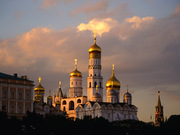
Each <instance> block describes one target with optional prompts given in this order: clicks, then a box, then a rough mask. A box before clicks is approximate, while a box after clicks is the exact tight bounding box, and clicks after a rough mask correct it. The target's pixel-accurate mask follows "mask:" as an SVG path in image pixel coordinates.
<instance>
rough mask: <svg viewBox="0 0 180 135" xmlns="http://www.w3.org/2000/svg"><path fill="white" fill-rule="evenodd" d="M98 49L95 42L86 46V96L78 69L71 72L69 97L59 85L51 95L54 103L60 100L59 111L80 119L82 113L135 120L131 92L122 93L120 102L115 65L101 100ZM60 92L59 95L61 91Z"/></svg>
mask: <svg viewBox="0 0 180 135" xmlns="http://www.w3.org/2000/svg"><path fill="white" fill-rule="evenodd" d="M101 51H102V50H101V48H100V47H99V46H98V45H97V44H96V37H94V44H93V45H92V46H91V47H90V48H89V66H88V70H89V75H88V77H87V96H84V95H83V88H82V73H81V72H80V71H78V69H77V60H75V70H74V71H73V72H71V73H70V88H69V96H68V97H67V96H66V95H63V94H62V90H61V86H59V91H58V93H59V94H58V93H54V95H53V103H52V104H54V105H55V102H56V100H57V99H58V101H60V109H61V111H66V112H67V114H68V116H69V117H72V118H79V119H83V118H84V116H87V115H88V116H91V117H92V118H94V117H104V118H105V119H108V120H109V121H111V122H112V121H117V120H128V119H131V120H138V117H137V110H138V109H137V107H136V106H135V105H133V104H132V95H131V94H130V93H129V92H128V90H127V92H126V93H125V94H124V97H123V102H120V98H119V97H120V87H121V84H120V82H119V80H118V79H117V78H116V77H115V73H114V65H113V69H112V75H111V77H110V79H109V80H108V81H107V82H106V95H107V99H106V102H104V101H103V90H104V89H103V76H102V74H101V69H102V67H101ZM60 93H61V94H60Z"/></svg>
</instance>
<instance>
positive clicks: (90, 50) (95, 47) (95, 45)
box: [89, 33, 101, 53]
mask: <svg viewBox="0 0 180 135" xmlns="http://www.w3.org/2000/svg"><path fill="white" fill-rule="evenodd" d="M91 52H100V53H101V47H99V46H98V45H97V44H96V35H95V33H94V44H93V45H92V46H91V47H90V48H89V53H91Z"/></svg>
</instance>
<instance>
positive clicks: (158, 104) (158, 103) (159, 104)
mask: <svg viewBox="0 0 180 135" xmlns="http://www.w3.org/2000/svg"><path fill="white" fill-rule="evenodd" d="M157 106H161V99H160V91H158V102H157Z"/></svg>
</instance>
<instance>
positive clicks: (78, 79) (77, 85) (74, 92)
mask: <svg viewBox="0 0 180 135" xmlns="http://www.w3.org/2000/svg"><path fill="white" fill-rule="evenodd" d="M74 61H75V70H74V71H73V72H71V73H70V88H69V97H81V96H82V73H81V72H80V71H78V70H77V59H75V60H74Z"/></svg>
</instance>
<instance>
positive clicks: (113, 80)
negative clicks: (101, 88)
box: [106, 65, 121, 90]
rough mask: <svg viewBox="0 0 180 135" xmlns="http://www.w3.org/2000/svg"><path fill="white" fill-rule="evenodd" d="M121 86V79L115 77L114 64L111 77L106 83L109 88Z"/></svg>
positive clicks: (117, 88)
mask: <svg viewBox="0 0 180 135" xmlns="http://www.w3.org/2000/svg"><path fill="white" fill-rule="evenodd" d="M120 87H121V84H120V82H119V80H118V79H117V78H116V77H115V74H114V65H113V70H112V75H111V78H110V79H109V80H108V81H107V83H106V88H107V90H109V89H115V90H120Z"/></svg>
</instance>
